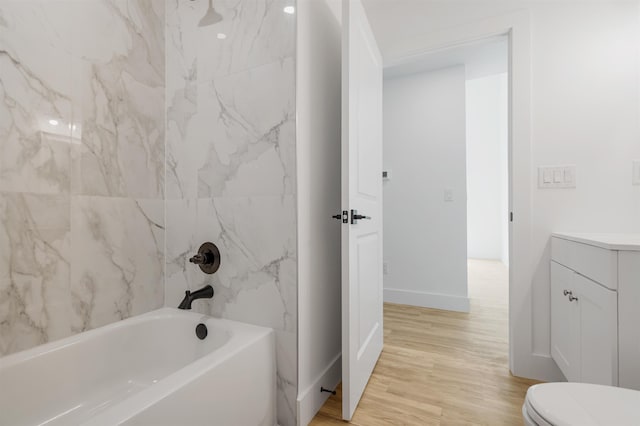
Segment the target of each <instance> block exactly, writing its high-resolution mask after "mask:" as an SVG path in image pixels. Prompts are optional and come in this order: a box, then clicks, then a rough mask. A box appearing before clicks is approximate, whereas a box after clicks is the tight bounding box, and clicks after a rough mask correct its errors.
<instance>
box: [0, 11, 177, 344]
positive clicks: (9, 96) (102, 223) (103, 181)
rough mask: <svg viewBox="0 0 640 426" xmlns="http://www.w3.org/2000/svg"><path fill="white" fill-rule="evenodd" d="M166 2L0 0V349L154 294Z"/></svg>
mask: <svg viewBox="0 0 640 426" xmlns="http://www.w3.org/2000/svg"><path fill="white" fill-rule="evenodd" d="M164 31H165V7H164V3H163V2H158V1H154V0H92V1H74V0H30V1H21V0H3V1H2V2H0V355H4V354H9V353H12V352H16V351H19V350H23V349H27V348H30V347H32V346H35V345H38V344H42V343H45V342H47V341H51V340H55V339H58V338H62V337H65V336H68V335H70V334H73V333H77V332H80V331H84V330H87V329H90V328H93V327H98V326H101V325H104V324H107V323H110V322H113V321H117V320H120V319H123V318H126V317H129V316H131V315H136V314H138V313H142V312H146V311H149V310H152V309H156V308H158V307H160V306H162V305H163V302H164V286H163V280H164V232H165V230H164V228H165V220H164V200H163V198H164V187H165V185H164V176H165V168H164V157H165V152H164V145H165V111H164V105H165V101H164V96H165V40H164Z"/></svg>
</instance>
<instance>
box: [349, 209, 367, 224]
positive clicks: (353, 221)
mask: <svg viewBox="0 0 640 426" xmlns="http://www.w3.org/2000/svg"><path fill="white" fill-rule="evenodd" d="M360 219H371V216H365V215H362V214H358V210H351V224H352V225H355V224H357V223H358V220H360Z"/></svg>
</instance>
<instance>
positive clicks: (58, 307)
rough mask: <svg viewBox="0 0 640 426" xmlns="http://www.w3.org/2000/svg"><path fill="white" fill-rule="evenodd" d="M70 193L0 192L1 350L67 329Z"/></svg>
mask: <svg viewBox="0 0 640 426" xmlns="http://www.w3.org/2000/svg"><path fill="white" fill-rule="evenodd" d="M69 225H70V224H69V196H68V195H50V194H42V195H36V194H19V193H0V355H1V354H7V353H11V352H16V351H19V350H23V349H27V348H29V347H32V346H35V345H38V344H42V343H46V342H47V341H49V340H54V339H58V338H61V337H65V336H67V335H69V334H70V333H71V329H70V317H69V308H70V302H69V297H68V296H69V267H70V260H69V233H70V226H69Z"/></svg>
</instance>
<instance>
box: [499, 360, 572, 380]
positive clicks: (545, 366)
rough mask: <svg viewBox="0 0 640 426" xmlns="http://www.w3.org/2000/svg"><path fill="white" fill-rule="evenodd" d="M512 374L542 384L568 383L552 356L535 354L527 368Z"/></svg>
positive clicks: (526, 365)
mask: <svg viewBox="0 0 640 426" xmlns="http://www.w3.org/2000/svg"><path fill="white" fill-rule="evenodd" d="M511 374H513V375H514V376H518V377H524V378H525V379H533V380H539V381H541V382H566V381H567V379H565V378H564V376H563V375H562V372H561V371H560V369H559V368H558V365H557V364H556V362H555V361H554V360H553V358H551V356H550V355H546V354H537V353H533V354H531V355H530V356H529V360H528V362H527V363H526V364H525V368H520V369H516V370H515V371H512V372H511Z"/></svg>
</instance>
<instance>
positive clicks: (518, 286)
mask: <svg viewBox="0 0 640 426" xmlns="http://www.w3.org/2000/svg"><path fill="white" fill-rule="evenodd" d="M529 15H530V14H529V11H527V10H522V11H518V12H515V13H510V14H504V15H499V16H494V17H491V18H488V19H484V20H479V21H476V22H470V23H466V24H465V25H461V26H456V27H451V28H447V29H444V30H440V31H435V32H433V33H431V34H428V35H427V36H426V37H422V38H416V39H415V40H414V41H413V45H412V46H408V47H403V49H402V50H399V49H398V50H397V52H398V53H397V54H395V55H394V56H393V57H385V67H393V66H397V65H402V64H405V63H408V62H412V61H415V60H416V59H417V58H419V57H420V56H423V55H427V54H432V53H435V52H437V51H440V50H445V49H450V48H452V47H456V46H459V45H464V44H470V43H474V42H477V41H480V40H483V39H487V38H490V37H495V36H498V35H507V36H508V37H509V181H510V185H509V203H510V211H512V212H513V214H514V222H511V223H510V226H509V368H510V370H511V372H512V373H513V374H514V375H516V376H521V377H528V378H536V379H547V380H562V375H561V373H560V371H559V369H558V367H557V366H556V364H555V362H553V360H552V359H551V358H550V357H547V356H546V355H543V356H540V355H538V354H534V353H533V306H532V305H533V299H532V297H531V287H532V284H533V272H534V264H535V261H534V259H532V254H531V250H530V246H531V233H532V221H531V211H532V205H533V203H532V176H533V164H532V155H531V28H530V16H529Z"/></svg>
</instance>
